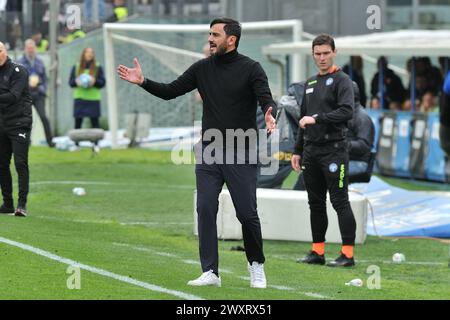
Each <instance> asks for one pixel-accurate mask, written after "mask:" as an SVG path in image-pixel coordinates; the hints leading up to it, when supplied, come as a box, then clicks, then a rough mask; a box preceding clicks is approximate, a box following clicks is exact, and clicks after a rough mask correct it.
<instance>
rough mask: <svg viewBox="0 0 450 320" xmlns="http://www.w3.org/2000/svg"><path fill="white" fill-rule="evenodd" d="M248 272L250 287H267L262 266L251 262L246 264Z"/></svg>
mask: <svg viewBox="0 0 450 320" xmlns="http://www.w3.org/2000/svg"><path fill="white" fill-rule="evenodd" d="M248 271H250V287H251V288H259V289H265V288H266V287H267V283H266V274H265V273H264V264H263V263H258V262H256V261H253V263H252V264H251V265H250V264H248Z"/></svg>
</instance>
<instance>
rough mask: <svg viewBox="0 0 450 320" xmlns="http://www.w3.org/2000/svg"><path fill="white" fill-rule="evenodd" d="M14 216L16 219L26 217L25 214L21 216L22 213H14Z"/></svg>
mask: <svg viewBox="0 0 450 320" xmlns="http://www.w3.org/2000/svg"><path fill="white" fill-rule="evenodd" d="M14 215H15V216H16V217H21V218H25V217H26V216H27V215H26V214H23V213H17V212H16V213H14Z"/></svg>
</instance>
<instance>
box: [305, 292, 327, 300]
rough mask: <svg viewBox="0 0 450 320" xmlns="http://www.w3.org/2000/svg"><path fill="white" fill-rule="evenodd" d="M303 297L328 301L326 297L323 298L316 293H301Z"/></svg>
mask: <svg viewBox="0 0 450 320" xmlns="http://www.w3.org/2000/svg"><path fill="white" fill-rule="evenodd" d="M302 293H303V294H304V295H305V296H308V297H312V298H319V299H329V298H328V297H327V296H323V295H321V294H318V293H314V292H302Z"/></svg>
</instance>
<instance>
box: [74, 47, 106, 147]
mask: <svg viewBox="0 0 450 320" xmlns="http://www.w3.org/2000/svg"><path fill="white" fill-rule="evenodd" d="M105 83H106V81H105V76H104V73H103V68H102V67H101V66H100V64H98V63H97V61H96V59H95V53H94V50H93V49H92V48H85V49H84V50H83V52H82V54H81V57H80V62H79V63H77V64H76V65H74V66H73V67H72V70H71V72H70V78H69V85H70V86H71V87H72V88H74V92H73V97H74V110H73V116H74V118H75V129H80V128H81V126H82V124H83V118H86V117H87V118H90V120H91V125H92V128H100V122H99V118H100V102H101V99H102V96H101V92H100V89H101V88H103V87H104V86H105ZM96 151H97V152H98V150H96Z"/></svg>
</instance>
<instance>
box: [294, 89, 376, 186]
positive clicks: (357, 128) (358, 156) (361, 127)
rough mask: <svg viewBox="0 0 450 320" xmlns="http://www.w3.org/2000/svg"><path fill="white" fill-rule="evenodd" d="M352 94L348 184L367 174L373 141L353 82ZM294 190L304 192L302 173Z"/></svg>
mask: <svg viewBox="0 0 450 320" xmlns="http://www.w3.org/2000/svg"><path fill="white" fill-rule="evenodd" d="M353 94H354V95H355V109H354V110H353V118H352V120H350V121H349V122H348V132H347V141H348V153H349V163H348V177H349V179H350V183H351V182H352V178H356V177H358V176H360V175H362V174H364V173H366V172H367V170H368V166H369V161H370V158H371V153H372V146H373V142H374V139H375V126H374V124H373V122H372V119H370V117H369V115H368V114H367V112H366V110H365V109H364V107H363V106H362V105H361V103H360V100H359V97H360V95H359V88H358V85H357V84H356V82H353ZM294 190H305V182H304V177H303V172H301V173H300V174H299V176H298V179H297V182H296V184H295V186H294Z"/></svg>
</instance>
